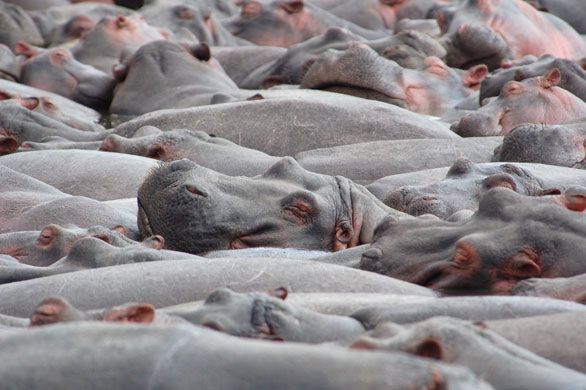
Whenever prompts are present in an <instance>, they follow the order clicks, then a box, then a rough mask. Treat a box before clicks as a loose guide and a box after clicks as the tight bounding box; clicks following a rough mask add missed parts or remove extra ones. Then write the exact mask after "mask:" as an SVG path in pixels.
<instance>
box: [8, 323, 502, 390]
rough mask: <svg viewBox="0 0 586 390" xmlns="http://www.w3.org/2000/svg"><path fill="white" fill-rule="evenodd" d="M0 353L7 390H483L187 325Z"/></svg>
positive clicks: (87, 328) (426, 366)
mask: <svg viewBox="0 0 586 390" xmlns="http://www.w3.org/2000/svg"><path fill="white" fill-rule="evenodd" d="M97 340H104V341H105V340H107V343H96V341H97ZM0 346H1V347H2V348H1V351H2V352H1V354H0V358H2V359H3V361H6V362H7V363H6V364H3V365H2V367H0V376H2V378H5V380H7V381H9V383H10V384H11V387H12V388H14V389H15V390H21V389H22V390H24V389H31V388H41V387H43V388H46V387H60V386H62V385H63V384H64V383H68V384H70V383H75V385H76V386H80V387H81V388H88V387H93V388H95V389H96V390H102V389H122V388H124V389H128V390H138V389H145V388H148V387H153V388H163V387H164V388H167V389H185V388H190V387H191V386H193V384H194V383H197V386H198V388H200V389H202V390H207V389H218V388H238V387H242V384H243V383H245V384H246V385H247V386H249V387H250V388H255V389H273V388H304V389H311V390H313V389H316V390H317V389H319V390H329V389H357V388H372V389H390V390H395V389H396V390H398V389H406V388H438V386H439V387H444V386H446V387H449V388H450V389H470V388H474V389H479V390H485V389H490V388H491V387H490V386H489V385H487V384H486V383H485V382H482V381H480V380H479V379H478V378H477V377H476V376H474V375H473V374H472V373H471V372H470V370H468V369H465V368H461V367H457V366H451V365H444V364H442V363H439V362H429V361H425V360H423V359H415V358H412V357H409V356H405V355H402V354H389V353H377V352H352V351H348V350H347V349H343V348H341V347H334V346H329V347H326V346H308V345H291V344H285V343H267V342H263V341H257V340H243V339H238V338H235V337H232V336H227V335H224V334H221V333H217V332H213V331H210V330H206V329H202V328H197V327H194V326H191V325H183V326H179V325H174V326H170V325H112V324H97V323H84V324H59V325H55V326H46V327H39V328H37V329H27V330H12V331H3V332H1V333H0ZM39 350H42V351H51V353H52V358H51V359H50V360H49V361H47V359H46V356H43V354H39V353H38V351H39ZM5 351H10V353H9V355H8V352H5ZM33 351H34V352H33ZM87 351H92V353H91V354H88V353H87ZM2 356H3V357H2ZM161 356H165V357H166V358H168V359H169V360H168V361H167V360H165V361H164V362H163V361H161ZM129 362H132V363H131V364H132V372H133V375H131V376H129V375H128V368H129V366H128V364H129ZM170 362H172V364H171V363H170ZM153 367H156V370H155V371H153ZM153 373H154V374H155V375H153ZM203 373H205V375H202V374H203Z"/></svg>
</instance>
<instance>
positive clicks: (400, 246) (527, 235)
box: [360, 188, 586, 294]
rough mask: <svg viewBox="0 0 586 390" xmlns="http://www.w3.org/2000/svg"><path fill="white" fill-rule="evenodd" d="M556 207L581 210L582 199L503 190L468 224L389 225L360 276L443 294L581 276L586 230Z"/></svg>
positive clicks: (499, 290) (365, 257)
mask: <svg viewBox="0 0 586 390" xmlns="http://www.w3.org/2000/svg"><path fill="white" fill-rule="evenodd" d="M558 203H562V204H564V205H565V206H566V207H567V208H569V209H570V210H577V211H581V210H584V206H585V202H584V196H580V197H576V198H567V197H563V196H557V197H555V196H554V197H545V198H538V197H536V198H531V197H526V196H523V195H520V194H517V193H515V192H513V191H511V190H509V189H504V188H503V189H492V190H490V191H489V192H488V193H487V194H486V195H485V196H484V197H483V198H482V199H481V201H480V204H479V208H478V211H477V212H476V213H475V214H474V215H473V216H472V217H471V218H470V219H467V220H463V221H459V222H448V221H440V220H431V219H429V218H425V219H422V218H418V219H414V220H401V221H398V222H393V221H392V220H390V219H389V220H387V221H385V222H383V223H382V224H380V225H379V226H378V227H377V230H376V232H375V235H374V237H373V242H372V243H371V249H370V250H368V251H366V252H364V253H363V254H362V260H361V262H360V269H364V270H369V271H374V272H378V273H382V274H385V275H388V276H392V277H396V278H399V279H403V280H406V281H409V282H412V283H417V284H420V285H423V286H427V287H431V288H434V289H437V290H439V291H441V292H443V293H446V294H470V293H484V294H486V293H492V294H503V293H511V291H512V289H513V288H514V287H515V285H516V284H517V283H518V282H519V281H521V280H523V279H529V278H536V277H539V278H554V277H569V276H575V275H580V274H582V273H584V272H585V271H586V270H585V267H584V264H583V262H582V261H581V259H582V255H581V253H583V251H584V248H583V241H584V240H583V237H584V234H586V225H585V224H584V220H583V216H582V215H581V214H580V213H577V212H575V211H570V210H568V209H566V208H565V207H560V205H559V204H558ZM408 237H409V238H410V239H407V238H408ZM413 237H416V239H413ZM405 259H410V260H409V261H405Z"/></svg>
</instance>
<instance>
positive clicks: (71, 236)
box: [0, 225, 135, 267]
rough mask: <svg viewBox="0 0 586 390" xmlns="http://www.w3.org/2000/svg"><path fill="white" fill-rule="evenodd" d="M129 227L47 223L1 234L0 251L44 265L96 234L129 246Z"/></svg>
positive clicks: (25, 261)
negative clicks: (28, 229) (35, 229)
mask: <svg viewBox="0 0 586 390" xmlns="http://www.w3.org/2000/svg"><path fill="white" fill-rule="evenodd" d="M124 234H126V228H124V226H116V227H115V228H114V229H108V228H105V227H103V226H90V227H89V228H86V229H83V228H79V227H62V226H59V225H48V226H45V227H44V228H43V229H42V230H41V231H20V232H13V233H4V234H0V253H2V254H6V255H9V256H12V257H14V258H15V259H17V260H18V261H19V262H21V263H23V264H29V265H34V266H40V267H45V266H48V265H51V264H53V263H54V262H56V261H57V260H59V259H61V258H62V257H64V256H66V255H67V254H68V253H69V250H70V249H71V247H72V245H73V244H74V243H75V242H76V241H78V240H80V239H81V238H83V237H96V238H99V239H100V240H103V241H105V242H107V243H109V244H112V245H115V246H128V245H131V244H132V243H135V242H134V241H132V240H130V239H129V238H127V237H126V236H125V235H124Z"/></svg>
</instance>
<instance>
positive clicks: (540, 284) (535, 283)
mask: <svg viewBox="0 0 586 390" xmlns="http://www.w3.org/2000/svg"><path fill="white" fill-rule="evenodd" d="M513 294H516V295H526V296H533V297H551V298H556V299H565V300H568V301H574V302H578V303H583V304H586V275H577V276H572V277H570V278H551V279H539V278H532V279H526V280H522V281H520V282H519V283H518V284H517V285H516V286H515V288H514V289H513Z"/></svg>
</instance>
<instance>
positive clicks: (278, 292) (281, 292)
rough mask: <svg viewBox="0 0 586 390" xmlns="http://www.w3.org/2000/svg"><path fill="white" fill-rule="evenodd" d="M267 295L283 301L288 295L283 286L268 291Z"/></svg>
mask: <svg viewBox="0 0 586 390" xmlns="http://www.w3.org/2000/svg"><path fill="white" fill-rule="evenodd" d="M269 295H270V296H272V297H275V298H279V299H280V300H282V301H284V300H285V299H287V295H289V292H288V291H287V289H286V288H285V287H277V288H276V289H274V290H271V291H269Z"/></svg>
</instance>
